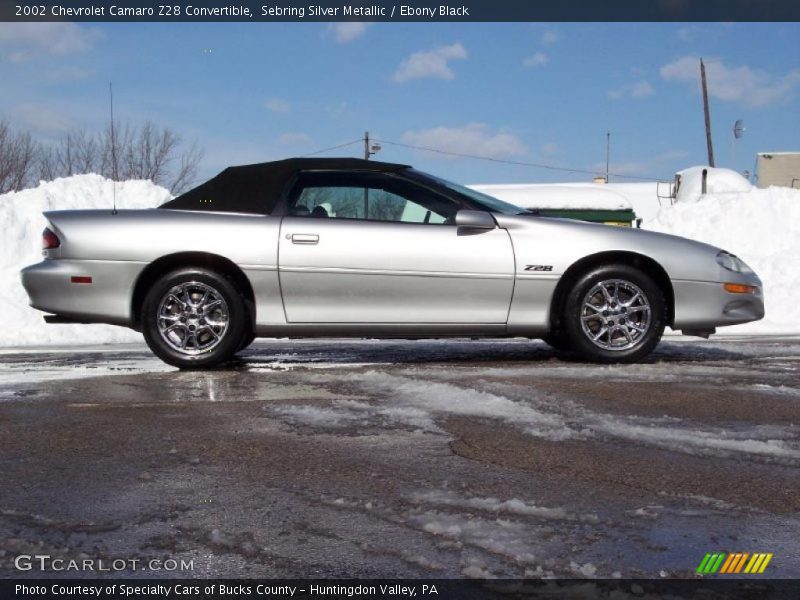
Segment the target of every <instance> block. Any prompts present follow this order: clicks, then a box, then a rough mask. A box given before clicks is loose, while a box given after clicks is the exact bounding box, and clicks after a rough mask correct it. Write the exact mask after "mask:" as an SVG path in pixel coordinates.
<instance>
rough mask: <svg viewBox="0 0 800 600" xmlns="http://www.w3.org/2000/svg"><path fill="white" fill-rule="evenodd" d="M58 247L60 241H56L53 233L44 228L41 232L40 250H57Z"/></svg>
mask: <svg viewBox="0 0 800 600" xmlns="http://www.w3.org/2000/svg"><path fill="white" fill-rule="evenodd" d="M60 245H61V240H60V239H58V236H57V235H56V234H55V233H53V232H52V230H51V229H50V228H49V227H45V228H44V231H43V232H42V248H43V249H44V250H51V249H53V248H58V247H59V246H60Z"/></svg>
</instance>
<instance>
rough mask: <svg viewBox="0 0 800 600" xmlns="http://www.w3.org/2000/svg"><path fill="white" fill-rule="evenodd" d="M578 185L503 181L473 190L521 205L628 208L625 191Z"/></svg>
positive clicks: (477, 186)
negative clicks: (503, 182)
mask: <svg viewBox="0 0 800 600" xmlns="http://www.w3.org/2000/svg"><path fill="white" fill-rule="evenodd" d="M590 185H591V187H585V186H579V185H537V184H526V183H522V184H502V185H472V186H470V187H471V188H472V189H474V190H476V191H478V192H482V193H484V194H488V195H490V196H494V197H495V198H500V200H505V201H506V202H510V203H511V204H516V205H517V206H521V207H522V208H545V209H547V208H549V209H559V208H562V209H571V210H580V209H594V210H629V209H630V208H632V206H631V203H630V202H628V200H627V199H626V198H625V196H623V195H622V194H620V193H618V192H615V191H613V190H609V189H606V188H605V186H604V185H601V184H590Z"/></svg>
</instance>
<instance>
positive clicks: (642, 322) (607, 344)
mask: <svg viewBox="0 0 800 600" xmlns="http://www.w3.org/2000/svg"><path fill="white" fill-rule="evenodd" d="M615 286H616V287H615ZM603 289H605V291H603ZM666 321H667V302H666V299H665V298H664V292H663V290H661V289H660V288H659V287H658V285H657V284H656V283H655V282H654V281H653V279H652V278H651V277H649V276H648V275H646V274H645V273H643V272H642V271H640V270H639V269H636V268H634V267H630V266H628V265H608V266H603V267H598V268H596V269H593V270H592V271H590V272H589V273H586V274H585V275H584V276H583V277H581V278H580V279H579V280H578V281H577V282H576V283H575V285H574V286H573V287H572V289H571V290H570V292H569V295H568V296H567V300H566V303H565V306H564V312H563V314H562V318H561V326H562V327H563V331H564V334H565V336H566V339H567V341H568V343H569V346H570V349H571V350H573V351H574V352H576V353H577V354H578V355H579V356H581V357H582V358H584V359H586V360H589V361H592V362H600V363H630V362H636V361H638V360H640V359H642V358H643V357H645V356H647V355H648V354H650V352H652V351H653V349H654V348H655V347H656V345H657V344H658V342H659V340H660V339H661V335H662V334H663V333H664V326H665V324H666ZM592 338H595V339H594V340H593V339H592Z"/></svg>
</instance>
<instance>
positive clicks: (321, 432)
mask: <svg viewBox="0 0 800 600" xmlns="http://www.w3.org/2000/svg"><path fill="white" fill-rule="evenodd" d="M799 375H800V340H798V339H796V338H722V339H718V340H712V341H696V340H687V339H682V338H674V339H672V340H670V341H665V342H663V343H662V344H661V345H660V346H659V348H658V349H657V351H656V353H655V354H654V355H653V356H652V357H651V358H650V359H649V360H647V361H646V362H645V363H643V364H639V365H625V366H600V365H590V364H585V363H581V362H578V361H576V360H574V359H572V358H571V357H569V356H567V355H561V354H558V353H555V352H554V351H552V350H551V349H550V348H549V347H548V346H546V345H545V344H543V343H541V342H530V341H522V340H511V341H470V340H450V341H394V342H381V341H369V340H356V341H348V340H330V341H299V340H298V341H286V340H281V341H259V342H257V343H256V344H254V345H253V346H251V347H250V348H249V349H247V350H246V351H244V352H243V353H241V354H240V356H239V357H238V358H237V359H236V360H235V361H234V362H233V363H231V364H230V365H227V366H226V367H225V368H220V369H216V370H213V371H207V372H180V371H177V370H175V369H172V368H170V367H168V366H166V365H163V364H162V363H160V362H159V361H157V360H156V359H155V358H153V357H152V356H151V355H150V354H149V352H148V351H147V349H146V348H145V347H144V346H138V345H131V346H116V347H115V346H108V347H75V348H60V349H56V350H53V349H37V350H25V349H20V350H19V351H16V350H15V351H5V352H4V353H2V354H0V473H2V485H0V576H3V577H20V576H21V577H41V576H43V575H44V576H61V577H90V576H96V575H97V573H96V572H91V571H54V570H52V569H49V570H46V571H45V572H41V571H39V570H38V569H32V570H31V571H19V570H18V569H16V568H15V566H14V559H15V557H17V556H19V555H37V554H38V555H48V556H51V557H53V558H63V559H65V560H66V561H69V560H81V561H82V560H85V559H89V560H95V561H97V560H99V559H102V560H103V561H105V563H106V565H108V564H111V562H112V561H114V560H119V559H122V560H127V561H130V560H131V559H134V560H136V561H138V562H137V563H136V566H135V567H131V566H130V563H126V565H125V566H124V567H121V568H120V569H119V570H114V569H112V570H111V571H110V572H107V573H104V574H103V573H101V574H102V575H103V576H109V577H113V576H120V577H122V576H126V577H129V576H136V577H174V576H179V577H212V576H213V577H448V578H449V577H476V578H484V577H511V578H516V577H552V576H555V577H603V578H611V577H694V576H695V569H696V567H697V566H698V564H699V562H700V560H701V559H702V558H703V556H704V554H705V553H706V552H751V553H752V552H770V553H773V554H774V557H773V559H772V561H771V563H770V564H769V566H768V571H769V573H768V574H769V575H771V576H772V577H800V494H799V493H798V492H800V376H799ZM169 559H171V560H174V561H178V562H179V563H180V562H181V561H183V563H184V564H183V565H180V564H179V565H178V566H177V567H176V570H170V569H171V567H173V566H174V565H173V564H172V563H169ZM150 561H155V563H153V564H152V566H151V567H148V565H150V564H151V563H150ZM165 561H167V565H168V567H164V566H163V565H164V563H165ZM116 564H117V565H121V564H122V563H120V562H118V563H116ZM159 565H161V566H159Z"/></svg>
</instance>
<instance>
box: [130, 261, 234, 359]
mask: <svg viewBox="0 0 800 600" xmlns="http://www.w3.org/2000/svg"><path fill="white" fill-rule="evenodd" d="M246 322H247V315H246V309H245V304H244V301H243V300H242V296H241V294H240V293H239V291H238V290H237V289H236V287H235V286H234V284H233V283H232V282H231V281H230V280H228V279H227V278H226V277H225V276H224V275H221V274H219V273H216V272H214V271H210V270H207V269H200V268H185V269H180V270H177V271H173V272H171V273H168V274H167V275H164V276H163V277H162V278H161V279H159V280H158V281H157V282H156V283H155V284H154V285H153V287H152V288H151V289H150V291H149V292H148V293H147V296H146V297H145V299H144V306H143V309H142V332H143V333H144V338H145V341H146V342H147V345H148V346H150V349H151V350H152V351H153V352H154V353H155V354H156V355H157V356H158V357H159V358H160V359H161V360H163V361H164V362H166V363H169V364H171V365H174V366H176V367H180V368H184V369H186V368H190V369H191V368H194V369H200V368H208V367H213V366H215V365H218V364H219V363H221V362H224V361H226V360H228V359H229V358H230V357H231V356H233V354H234V353H235V352H236V351H238V350H239V344H240V343H241V342H242V340H243V339H244V335H245V323H246Z"/></svg>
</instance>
